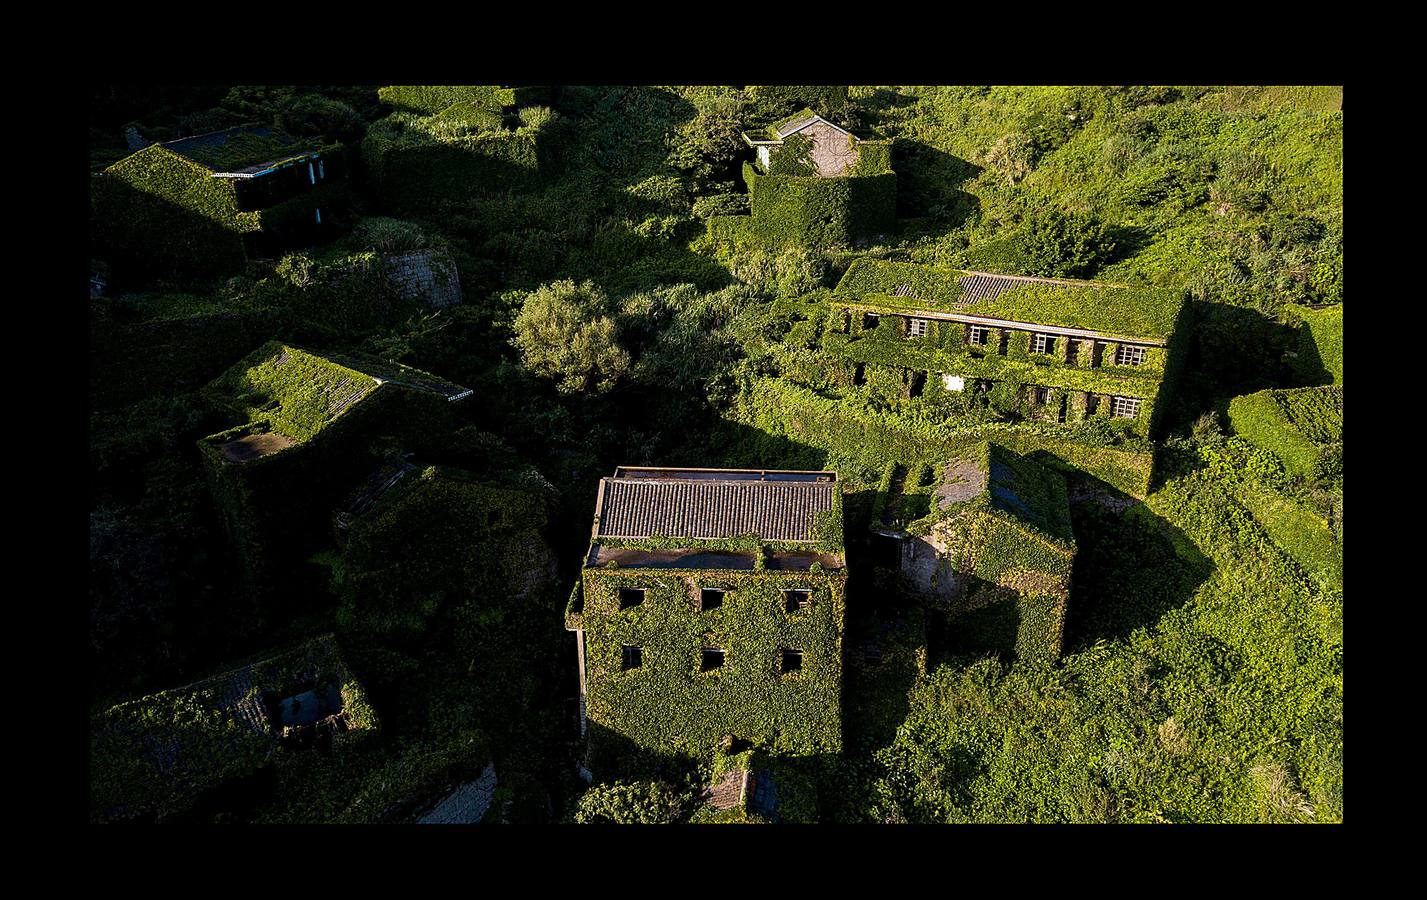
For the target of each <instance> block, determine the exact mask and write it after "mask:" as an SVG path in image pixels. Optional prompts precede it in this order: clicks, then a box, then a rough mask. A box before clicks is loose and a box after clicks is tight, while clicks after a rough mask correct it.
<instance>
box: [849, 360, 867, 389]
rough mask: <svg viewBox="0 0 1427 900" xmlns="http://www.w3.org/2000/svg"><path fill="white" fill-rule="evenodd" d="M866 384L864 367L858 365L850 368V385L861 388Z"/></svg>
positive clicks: (860, 364)
mask: <svg viewBox="0 0 1427 900" xmlns="http://www.w3.org/2000/svg"><path fill="white" fill-rule="evenodd" d="M866 383H867V372H866V367H865V366H864V365H863V364H862V363H858V364H857V365H856V366H854V367H853V368H852V384H853V386H854V387H861V386H862V385H863V384H866Z"/></svg>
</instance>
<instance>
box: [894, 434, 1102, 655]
mask: <svg viewBox="0 0 1427 900" xmlns="http://www.w3.org/2000/svg"><path fill="white" fill-rule="evenodd" d="M898 475H900V476H901V477H900V478H898V477H897V476H898ZM872 530H873V541H874V548H875V558H876V559H877V561H878V563H879V564H882V565H887V566H890V567H894V568H896V569H897V570H898V571H899V572H900V574H901V578H902V582H903V584H904V585H905V586H906V587H907V588H908V589H910V591H911V592H912V593H914V594H917V595H920V596H921V597H923V598H924V599H925V600H926V601H927V602H928V603H929V605H930V607H931V608H932V609H933V610H938V611H940V612H941V613H943V614H944V615H945V616H946V619H947V626H946V628H947V640H948V642H949V644H950V645H951V646H953V647H956V648H960V649H964V650H966V651H970V652H985V651H988V650H989V651H1000V652H1007V653H1014V654H1015V655H1016V657H1018V658H1021V659H1035V660H1053V659H1055V658H1057V657H1059V655H1060V651H1061V644H1062V634H1063V632H1064V623H1065V607H1066V603H1067V602H1068V601H1069V599H1070V573H1071V565H1072V563H1073V561H1074V558H1075V535H1074V534H1073V533H1072V531H1071V525H1070V501H1069V494H1068V491H1067V488H1066V483H1065V479H1064V478H1063V477H1061V476H1060V475H1059V474H1058V473H1056V472H1053V471H1051V470H1049V469H1047V468H1045V467H1044V466H1041V465H1040V464H1038V463H1036V462H1035V461H1034V460H1032V459H1030V458H1029V457H1027V456H1021V455H1019V454H1017V453H1013V452H1012V451H1010V450H1008V449H1007V448H1005V447H1002V446H1000V445H998V444H995V443H990V442H987V443H982V444H980V445H979V446H977V447H975V448H973V449H971V450H970V451H969V452H965V453H961V454H958V455H957V456H955V457H954V458H952V459H950V460H949V461H948V462H947V463H946V464H945V466H944V467H943V468H942V469H941V471H940V473H939V477H937V476H936V475H934V473H933V472H930V471H921V472H907V471H902V472H895V471H893V470H889V472H888V477H886V478H884V480H883V483H882V484H881V485H880V487H879V492H878V496H877V500H876V501H875V506H874V511H873V522H872Z"/></svg>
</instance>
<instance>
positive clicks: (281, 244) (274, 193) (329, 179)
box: [91, 125, 349, 276]
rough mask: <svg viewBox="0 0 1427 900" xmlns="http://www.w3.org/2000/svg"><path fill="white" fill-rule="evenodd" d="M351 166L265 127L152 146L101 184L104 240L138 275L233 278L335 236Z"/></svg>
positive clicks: (112, 257)
mask: <svg viewBox="0 0 1427 900" xmlns="http://www.w3.org/2000/svg"><path fill="white" fill-rule="evenodd" d="M344 160H345V157H344V154H343V152H342V151H341V149H340V148H339V147H335V146H326V145H322V144H320V143H315V142H311V141H303V140H299V139H297V138H293V137H291V136H289V135H286V134H283V133H281V132H278V131H275V130H273V129H271V128H268V127H266V126H261V125H240V126H237V127H235V128H227V129H224V130H222V131H215V132H212V133H210V134H201V135H194V136H192V137H186V138H181V139H179V140H175V141H168V142H165V143H161V144H151V145H149V146H147V147H144V148H143V149H142V150H139V151H138V152H136V153H133V154H131V155H129V156H127V157H125V158H124V159H121V160H120V161H118V162H116V163H114V164H113V165H112V166H110V167H109V168H107V169H105V170H104V172H103V174H102V175H101V176H100V177H98V178H96V179H94V183H93V184H92V186H91V189H92V195H93V200H92V202H93V206H94V208H93V218H94V221H95V223H96V238H97V239H98V242H99V245H100V246H101V247H102V248H104V249H105V251H106V252H107V254H109V255H107V256H106V259H108V260H109V261H110V262H111V263H112V264H113V265H114V266H115V268H116V269H119V270H123V271H125V272H127V273H129V274H135V275H139V276H145V275H174V274H176V275H183V276H195V275H211V274H215V273H221V272H224V271H232V270H235V269H237V268H240V267H241V266H242V265H243V263H244V262H245V261H247V260H249V259H254V258H260V257H271V256H274V255H277V254H279V253H281V252H284V251H286V250H288V249H291V248H294V247H300V246H304V245H307V244H312V243H315V242H317V241H319V240H322V239H323V238H324V237H326V236H327V235H329V234H331V233H332V232H333V230H334V228H335V227H337V225H338V223H339V222H340V221H341V220H343V219H345V217H346V210H347V208H348V205H349V198H348V194H347V190H346V185H345V180H346V174H345V170H346V165H345V161H344Z"/></svg>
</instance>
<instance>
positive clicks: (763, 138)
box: [743, 109, 862, 178]
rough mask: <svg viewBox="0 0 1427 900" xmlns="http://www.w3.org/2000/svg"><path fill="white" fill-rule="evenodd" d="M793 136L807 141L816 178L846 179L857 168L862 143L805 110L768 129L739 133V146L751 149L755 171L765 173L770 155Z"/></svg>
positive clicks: (845, 130) (842, 129)
mask: <svg viewBox="0 0 1427 900" xmlns="http://www.w3.org/2000/svg"><path fill="white" fill-rule="evenodd" d="M795 134H798V135H802V136H804V137H806V138H808V139H809V140H810V141H811V143H812V149H811V152H810V156H811V158H812V161H813V165H814V166H815V167H816V173H815V174H816V175H817V176H818V177H819V178H835V177H837V176H840V175H846V174H847V172H848V170H849V169H850V168H852V167H853V166H854V165H856V164H857V159H858V145H859V144H860V143H862V141H860V140H859V139H858V138H857V137H856V136H855V135H854V134H853V133H852V132H850V131H848V130H847V129H846V128H843V127H842V126H840V125H834V124H833V123H831V122H829V121H828V120H827V119H824V118H823V117H822V116H820V115H818V114H817V113H815V112H812V111H811V110H806V109H805V110H803V111H802V112H800V113H797V114H795V115H794V116H792V117H791V118H788V119H784V120H783V121H782V122H779V123H777V124H775V125H772V126H769V127H768V128H763V129H759V130H757V131H754V132H751V133H750V132H743V142H744V143H745V144H747V145H748V146H750V147H752V148H753V150H754V153H755V154H756V155H757V157H758V165H759V167H760V168H761V170H762V171H763V172H765V173H766V172H767V171H768V164H769V161H770V160H771V158H772V154H773V153H774V152H776V151H777V150H778V148H780V147H782V146H783V142H784V141H786V140H787V139H788V138H789V137H791V136H792V135H795Z"/></svg>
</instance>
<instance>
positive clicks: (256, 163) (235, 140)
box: [161, 125, 320, 175]
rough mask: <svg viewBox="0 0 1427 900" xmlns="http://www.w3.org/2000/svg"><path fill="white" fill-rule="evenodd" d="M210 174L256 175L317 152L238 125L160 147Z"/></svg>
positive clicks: (263, 130)
mask: <svg viewBox="0 0 1427 900" xmlns="http://www.w3.org/2000/svg"><path fill="white" fill-rule="evenodd" d="M161 146H162V147H163V148H164V149H166V150H170V151H172V152H174V153H177V154H178V155H179V156H182V157H185V158H187V159H191V160H193V161H194V162H196V163H198V164H199V165H200V166H204V167H205V168H208V169H211V170H212V171H214V172H224V173H233V174H245V175H252V174H256V173H258V172H260V171H262V170H264V169H268V168H271V167H273V166H276V165H279V164H281V163H283V162H287V161H288V160H292V159H298V158H300V157H303V156H307V155H308V154H310V153H314V152H316V151H317V150H318V149H320V148H319V147H317V146H308V145H306V144H304V143H302V142H300V141H298V140H296V139H295V138H292V137H290V136H288V135H286V134H283V133H282V132H279V131H274V130H273V129H271V128H268V127H266V126H263V125H238V126H236V127H234V128H226V129H224V130H222V131H214V132H210V133H209V134H199V135H194V136H193V137H186V138H180V139H178V140H176V141H169V142H167V143H165V144H162V145H161Z"/></svg>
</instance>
